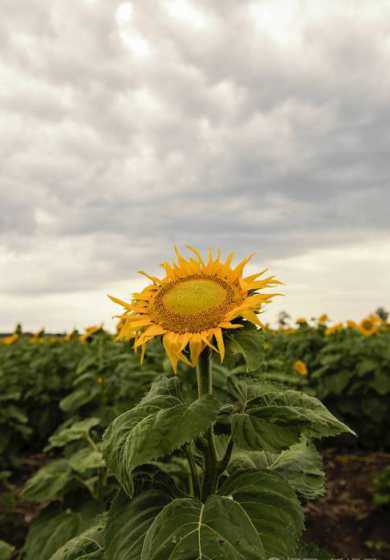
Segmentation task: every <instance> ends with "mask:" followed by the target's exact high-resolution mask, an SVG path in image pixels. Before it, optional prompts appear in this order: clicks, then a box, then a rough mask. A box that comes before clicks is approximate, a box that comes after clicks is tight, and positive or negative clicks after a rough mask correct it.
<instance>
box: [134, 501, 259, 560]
mask: <svg viewBox="0 0 390 560" xmlns="http://www.w3.org/2000/svg"><path fill="white" fill-rule="evenodd" d="M202 557H204V558H215V559H217V558H221V560H222V559H224V560H237V559H242V560H244V559H245V560H264V559H265V553H264V549H263V547H262V543H261V539H260V536H259V534H258V532H257V531H256V528H255V527H254V526H253V523H252V521H251V519H250V517H249V516H248V514H247V513H246V511H245V510H244V509H243V507H242V506H241V505H240V504H239V503H238V502H236V501H235V500H232V499H230V498H226V497H223V496H211V497H210V498H208V499H207V501H206V502H205V503H202V502H200V501H199V500H196V499H194V498H182V499H177V500H174V501H173V502H171V503H170V504H168V505H167V506H166V507H165V508H164V509H163V510H162V511H161V513H159V515H157V517H156V519H155V520H154V521H153V523H152V525H151V527H150V528H149V530H148V531H147V534H146V536H145V541H144V544H143V548H142V553H141V560H166V559H167V558H170V559H171V560H195V559H196V558H202Z"/></svg>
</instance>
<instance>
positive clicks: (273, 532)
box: [220, 471, 304, 558]
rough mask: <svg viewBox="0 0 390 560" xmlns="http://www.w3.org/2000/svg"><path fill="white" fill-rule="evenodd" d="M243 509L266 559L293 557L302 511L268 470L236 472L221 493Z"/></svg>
mask: <svg viewBox="0 0 390 560" xmlns="http://www.w3.org/2000/svg"><path fill="white" fill-rule="evenodd" d="M220 493H221V494H224V495H228V496H231V497H232V498H233V499H234V500H235V501H236V502H237V503H239V504H240V505H241V507H242V508H243V509H244V510H245V512H246V513H247V515H248V516H249V518H250V519H251V522H252V523H253V525H254V526H255V527H256V530H257V531H258V534H259V536H260V539H261V541H262V544H263V546H264V549H265V553H266V554H265V556H266V558H269V557H277V558H287V557H289V556H291V555H293V554H295V552H296V549H297V545H298V540H299V537H300V535H301V533H302V531H303V527H304V525H303V511H302V507H301V505H300V503H299V501H298V498H297V496H296V494H295V492H294V490H293V489H292V488H291V487H290V486H289V484H288V483H287V482H286V480H284V479H283V478H282V477H281V476H280V475H278V474H276V473H273V472H270V471H262V472H259V471H257V472H256V471H254V472H245V473H238V474H237V475H233V476H232V477H230V478H229V479H228V480H227V481H226V482H225V483H224V485H223V487H222V488H221V490H220Z"/></svg>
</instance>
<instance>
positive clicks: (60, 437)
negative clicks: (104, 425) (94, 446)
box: [46, 417, 100, 450]
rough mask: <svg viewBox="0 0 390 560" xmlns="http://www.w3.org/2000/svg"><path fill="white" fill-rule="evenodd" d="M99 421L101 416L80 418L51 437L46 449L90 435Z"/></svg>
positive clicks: (61, 445) (62, 445)
mask: <svg viewBox="0 0 390 560" xmlns="http://www.w3.org/2000/svg"><path fill="white" fill-rule="evenodd" d="M99 423H100V420H99V418H93V417H92V418H86V419H85V420H80V421H79V422H75V423H74V424H72V425H71V426H69V427H67V428H63V429H62V430H59V431H58V432H56V433H55V434H53V435H52V436H51V437H50V438H49V442H50V445H49V446H48V447H47V448H46V450H49V449H51V448H52V447H64V446H65V445H67V444H68V443H70V442H71V441H75V440H78V439H82V438H84V437H86V436H88V434H89V431H90V430H91V428H94V427H95V426H97V425H98V424H99Z"/></svg>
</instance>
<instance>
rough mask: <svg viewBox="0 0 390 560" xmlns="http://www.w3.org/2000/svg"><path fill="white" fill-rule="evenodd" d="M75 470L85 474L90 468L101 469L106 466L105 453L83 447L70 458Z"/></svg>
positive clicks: (70, 463)
mask: <svg viewBox="0 0 390 560" xmlns="http://www.w3.org/2000/svg"><path fill="white" fill-rule="evenodd" d="M68 461H69V465H70V466H71V467H72V469H73V470H75V471H77V472H79V473H81V474H83V473H85V472H87V471H88V470H90V469H99V468H102V467H104V466H105V462H104V459H103V455H102V454H101V453H100V451H97V450H94V449H91V448H90V447H83V448H82V449H80V450H79V451H76V453H74V454H73V455H71V456H70V457H69V459H68Z"/></svg>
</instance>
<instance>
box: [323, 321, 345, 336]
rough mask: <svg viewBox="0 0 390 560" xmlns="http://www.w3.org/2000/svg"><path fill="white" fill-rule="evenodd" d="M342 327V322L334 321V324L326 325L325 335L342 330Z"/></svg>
mask: <svg viewBox="0 0 390 560" xmlns="http://www.w3.org/2000/svg"><path fill="white" fill-rule="evenodd" d="M343 329H344V326H343V324H342V323H336V324H335V325H332V326H331V327H328V328H327V329H326V331H325V334H326V336H331V335H332V334H335V333H338V332H340V331H342V330H343Z"/></svg>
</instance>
